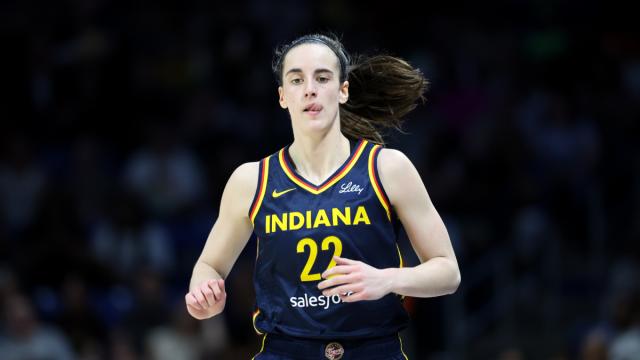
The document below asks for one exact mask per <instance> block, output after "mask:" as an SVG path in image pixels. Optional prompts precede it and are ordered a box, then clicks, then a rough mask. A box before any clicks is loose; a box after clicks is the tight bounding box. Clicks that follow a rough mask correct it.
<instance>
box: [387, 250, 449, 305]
mask: <svg viewBox="0 0 640 360" xmlns="http://www.w3.org/2000/svg"><path fill="white" fill-rule="evenodd" d="M383 271H385V272H387V274H388V279H389V284H388V286H389V289H390V292H393V293H396V294H399V295H405V296H413V297H436V296H442V295H448V294H452V293H454V292H455V291H456V289H457V288H458V285H459V284H460V271H459V269H458V265H457V264H456V262H455V261H454V260H451V259H448V258H446V257H434V258H432V259H430V260H428V261H426V262H424V263H422V264H420V265H417V266H415V267H407V268H389V269H384V270H383Z"/></svg>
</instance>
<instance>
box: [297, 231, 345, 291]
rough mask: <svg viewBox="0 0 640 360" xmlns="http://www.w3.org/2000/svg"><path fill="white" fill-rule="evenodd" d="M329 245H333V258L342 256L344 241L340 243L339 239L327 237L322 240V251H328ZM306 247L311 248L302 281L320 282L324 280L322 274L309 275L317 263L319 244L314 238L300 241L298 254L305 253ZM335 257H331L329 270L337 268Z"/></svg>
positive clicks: (301, 277)
mask: <svg viewBox="0 0 640 360" xmlns="http://www.w3.org/2000/svg"><path fill="white" fill-rule="evenodd" d="M329 245H333V256H340V255H341V254H342V241H340V239H339V238H338V237H336V236H333V235H332V236H327V237H326V238H324V239H323V240H322V243H321V244H320V248H321V249H322V251H328V250H329ZM306 247H308V248H309V257H308V258H307V263H306V264H305V266H304V268H303V269H302V273H301V274H300V281H318V280H320V279H321V278H322V277H321V275H320V273H313V274H309V272H310V271H311V269H312V268H313V264H315V262H316V257H317V256H318V243H317V242H316V241H315V240H313V239H312V238H304V239H301V240H299V241H298V245H297V246H296V250H297V252H298V254H301V253H304V252H305V248H306ZM333 256H332V257H331V262H329V265H328V266H327V270H329V269H331V268H332V267H334V266H336V261H335V260H333Z"/></svg>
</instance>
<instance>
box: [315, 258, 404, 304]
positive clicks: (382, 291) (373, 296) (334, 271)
mask: <svg viewBox="0 0 640 360" xmlns="http://www.w3.org/2000/svg"><path fill="white" fill-rule="evenodd" d="M333 259H334V260H335V262H336V266H334V267H332V268H331V269H328V270H326V271H325V272H323V273H322V278H323V279H327V280H324V281H321V282H320V283H319V284H318V289H320V290H323V291H322V295H324V296H333V295H340V297H341V298H342V301H344V302H355V301H361V300H378V299H380V298H381V297H383V296H385V295H387V294H388V293H390V292H391V274H390V271H389V270H392V269H383V270H380V269H376V268H374V267H373V266H369V265H367V264H365V263H363V262H362V261H356V260H351V259H347V258H341V257H338V256H334V257H333Z"/></svg>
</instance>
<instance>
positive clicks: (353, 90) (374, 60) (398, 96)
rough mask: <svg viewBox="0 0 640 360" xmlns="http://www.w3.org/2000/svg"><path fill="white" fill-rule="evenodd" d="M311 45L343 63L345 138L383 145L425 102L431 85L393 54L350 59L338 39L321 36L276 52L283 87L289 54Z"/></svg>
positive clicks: (300, 40)
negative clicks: (346, 89) (389, 133)
mask: <svg viewBox="0 0 640 360" xmlns="http://www.w3.org/2000/svg"><path fill="white" fill-rule="evenodd" d="M308 43H316V44H322V45H325V46H327V47H328V48H329V49H331V50H332V51H333V52H334V54H335V55H336V56H337V57H338V60H339V63H340V83H343V82H344V81H346V80H348V81H349V100H348V101H347V102H346V103H344V104H341V105H340V126H341V131H342V133H343V134H344V135H345V136H346V137H348V138H351V139H360V138H363V139H367V140H369V141H372V142H375V143H378V144H384V139H383V136H382V134H383V133H384V131H385V130H387V129H396V130H401V126H402V123H403V117H404V116H405V115H406V114H408V113H409V112H410V111H411V110H413V109H415V107H416V106H417V103H416V102H417V101H418V100H421V101H424V96H423V93H424V91H425V90H426V89H427V86H428V84H429V83H428V81H427V79H425V77H424V75H423V74H422V72H421V71H420V70H419V69H416V68H414V67H413V66H411V65H410V64H409V63H408V62H406V61H405V60H403V59H400V58H397V57H394V56H390V55H374V56H363V55H360V56H357V57H354V58H351V57H350V56H349V54H348V53H347V51H346V50H345V48H344V46H343V45H342V43H341V42H340V40H338V38H337V37H335V36H332V37H329V36H326V35H322V34H310V35H305V36H302V37H299V38H298V39H296V40H294V41H292V42H290V43H288V44H286V45H283V46H282V47H280V48H278V49H276V51H275V54H274V60H273V63H272V68H273V72H274V74H275V76H276V81H277V82H278V85H280V86H282V70H283V65H284V58H285V56H286V55H287V53H288V52H289V51H290V50H291V49H293V48H294V47H296V46H298V45H302V44H308Z"/></svg>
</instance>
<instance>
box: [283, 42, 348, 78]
mask: <svg viewBox="0 0 640 360" xmlns="http://www.w3.org/2000/svg"><path fill="white" fill-rule="evenodd" d="M318 68H326V69H331V70H333V71H334V72H336V73H338V72H339V70H340V66H339V60H338V57H337V56H336V54H334V53H333V51H332V50H331V49H329V48H328V47H327V46H325V45H322V44H302V45H298V46H296V47H294V48H293V49H291V50H289V52H288V53H287V55H286V56H285V58H284V64H283V73H284V74H286V73H287V71H289V70H290V69H301V70H302V71H311V72H312V71H314V70H315V69H318Z"/></svg>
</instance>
